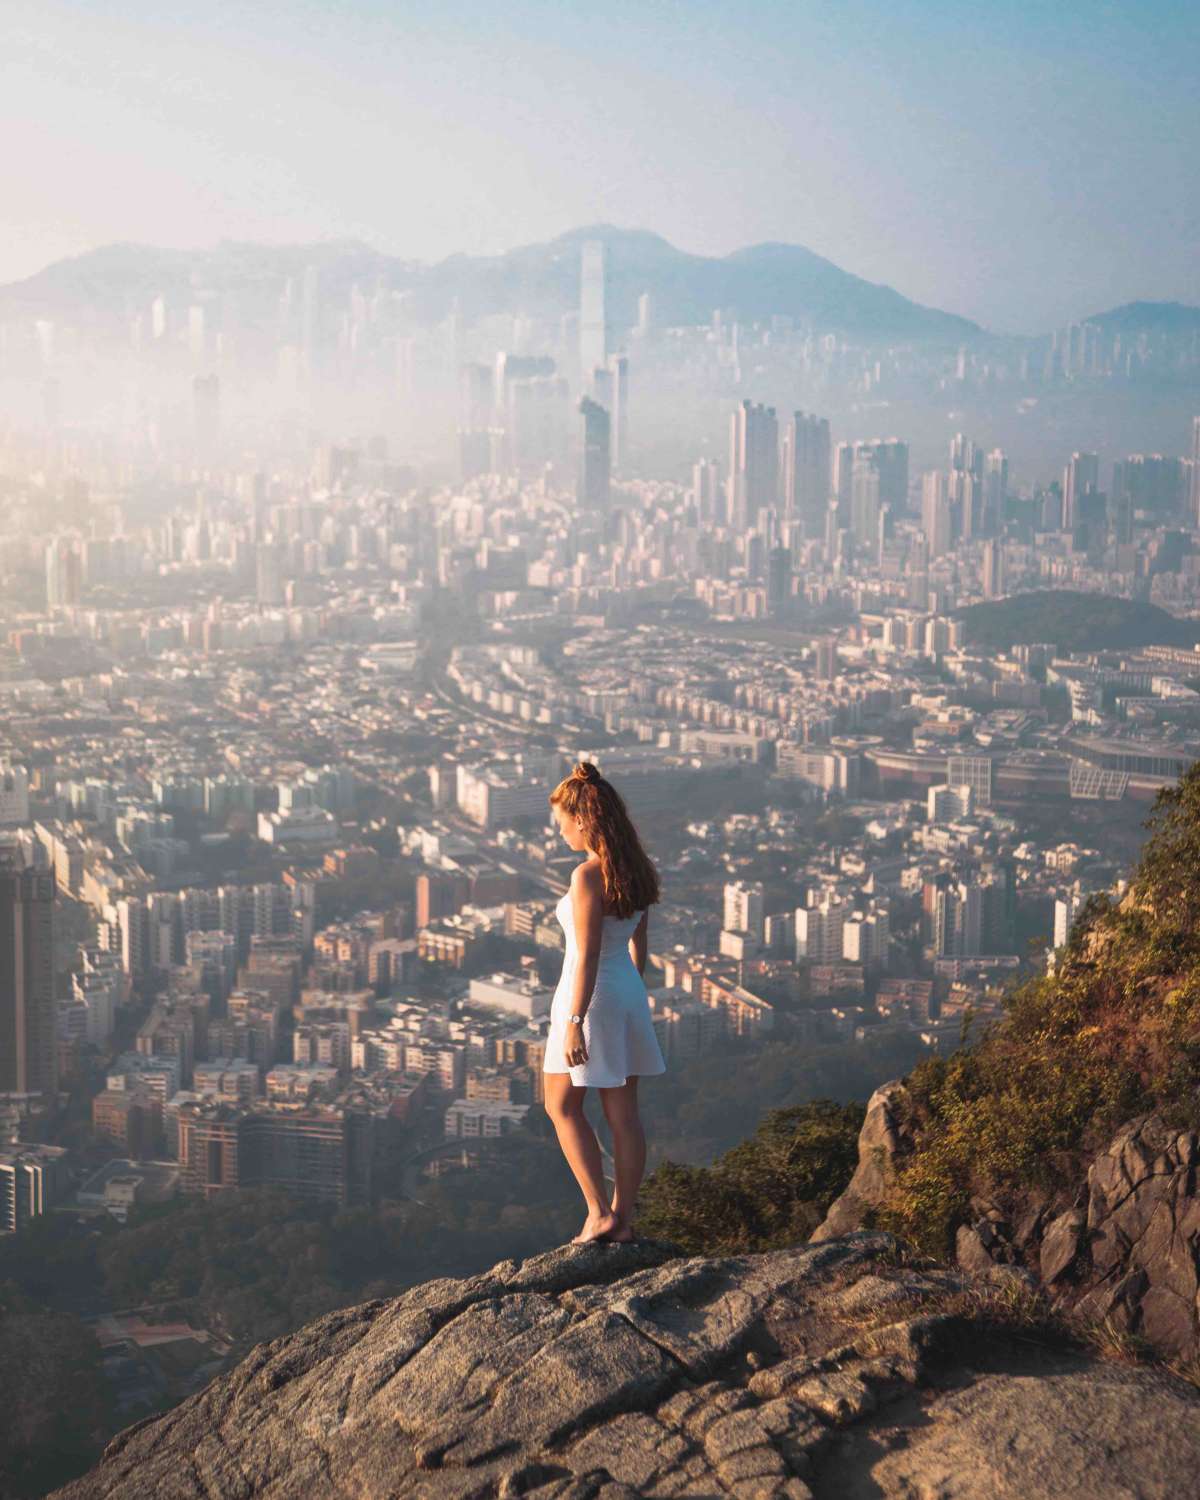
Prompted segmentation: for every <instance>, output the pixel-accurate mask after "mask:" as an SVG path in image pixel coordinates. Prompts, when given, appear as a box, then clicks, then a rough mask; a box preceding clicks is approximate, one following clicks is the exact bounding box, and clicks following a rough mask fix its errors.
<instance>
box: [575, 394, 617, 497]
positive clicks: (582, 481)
mask: <svg viewBox="0 0 1200 1500" xmlns="http://www.w3.org/2000/svg"><path fill="white" fill-rule="evenodd" d="M579 414H580V416H582V418H583V452H582V454H581V456H580V463H579V486H578V488H577V490H576V499H577V500H578V501H579V504H580V505H581V506H582V507H584V508H586V509H587V510H607V509H608V492H609V481H610V479H611V477H612V430H611V423H610V422H609V418H608V413H607V412H606V411H605V410H604V408H603V407H602V406H601V405H600V404H599V403H598V402H596V401H593V400H591V399H590V397H588V396H585V397H584V398H583V400H582V401H581V402H580V403H579Z"/></svg>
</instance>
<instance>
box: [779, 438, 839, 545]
mask: <svg viewBox="0 0 1200 1500" xmlns="http://www.w3.org/2000/svg"><path fill="white" fill-rule="evenodd" d="M829 465H830V446H829V422H828V420H827V419H826V418H825V417H815V416H809V417H806V416H805V415H804V413H803V412H802V411H797V412H793V413H792V416H791V418H790V420H789V421H788V425H787V429H786V431H785V433H784V439H783V512H784V515H785V516H786V517H787V518H788V519H790V520H795V521H800V522H801V523H802V524H803V526H804V534H805V536H810V537H811V536H817V535H818V534H819V532H820V530H821V527H822V525H823V524H824V520H825V506H826V504H827V503H828V501H829V479H830V472H829Z"/></svg>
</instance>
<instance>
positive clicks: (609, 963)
mask: <svg viewBox="0 0 1200 1500" xmlns="http://www.w3.org/2000/svg"><path fill="white" fill-rule="evenodd" d="M550 806H551V808H552V809H553V811H554V816H555V819H556V820H557V822H558V827H559V831H560V832H561V834H562V836H563V838H564V839H565V840H566V841H567V844H568V845H569V846H570V848H572V849H576V850H579V851H580V852H583V853H586V855H587V858H586V859H584V860H583V861H582V862H581V863H580V864H578V865H576V867H575V870H574V873H573V874H572V876H571V888H570V890H569V891H568V892H567V894H566V895H565V896H563V897H562V898H561V900H560V901H559V903H558V906H557V908H556V911H557V915H558V920H559V921H560V922H561V923H562V926H563V932H564V933H565V935H566V955H565V957H564V958H563V971H562V978H561V979H560V980H559V982H558V988H557V990H555V992H554V1001H553V1003H552V1005H551V1007H550V1035H549V1037H548V1038H547V1041H546V1060H545V1063H544V1065H543V1071H544V1072H545V1075H546V1078H545V1084H546V1112H547V1114H549V1116H550V1118H551V1120H552V1121H553V1122H554V1129H555V1131H556V1132H557V1134H558V1144H559V1145H560V1146H561V1147H562V1150H563V1155H564V1156H565V1157H566V1158H567V1163H568V1165H569V1166H570V1168H571V1171H572V1172H574V1174H575V1180H576V1182H578V1183H579V1186H580V1189H581V1190H582V1192H583V1196H584V1200H585V1202H586V1203H587V1218H586V1219H585V1220H584V1224H583V1228H582V1230H580V1232H579V1234H577V1235H576V1236H575V1239H574V1240H573V1241H572V1243H573V1244H576V1245H582V1244H586V1243H587V1242H588V1241H589V1240H605V1241H607V1242H609V1243H615V1244H623V1243H626V1242H628V1241H629V1240H632V1239H633V1211H634V1205H635V1203H636V1202H637V1192H638V1187H639V1186H640V1185H641V1181H642V1173H643V1172H644V1171H645V1168H646V1137H645V1135H644V1133H643V1131H642V1122H641V1120H640V1119H639V1117H638V1103H637V1085H638V1078H639V1077H642V1076H644V1075H645V1074H648V1073H663V1072H665V1071H666V1064H665V1063H664V1062H663V1056H662V1052H661V1051H660V1050H659V1046H658V1038H657V1037H656V1036H655V1035H654V1026H653V1024H652V1022H651V1020H650V1005H649V1002H648V1001H647V999H646V986H645V985H644V984H643V982H642V975H643V974H644V973H645V970H646V916H647V912H648V909H649V907H651V906H652V905H653V904H654V902H656V901H657V900H658V896H659V889H658V875H657V874H656V872H655V869H654V866H653V865H652V864H651V863H650V860H649V858H648V857H647V855H646V851H645V850H644V849H643V848H642V845H641V841H640V840H639V838H638V836H637V829H636V828H634V826H633V824H632V823H631V822H630V820H629V814H628V813H627V812H626V811H625V804H624V803H623V802H622V801H621V798H620V797H619V796H618V795H617V792H616V789H615V788H614V787H613V786H612V784H611V783H610V782H607V781H605V779H604V777H603V776H601V775H600V773H599V771H597V769H596V767H595V766H593V765H589V764H587V763H586V762H584V763H581V764H579V765H577V766H576V767H575V769H574V770H573V771H572V772H571V774H570V775H569V776H568V777H567V778H566V780H565V781H561V782H559V784H558V786H556V787H555V788H554V790H553V792H551V794H550ZM589 1088H596V1089H599V1090H600V1103H601V1104H602V1106H603V1108H604V1117H605V1119H606V1120H607V1121H608V1127H609V1130H610V1131H611V1132H612V1143H613V1179H614V1191H613V1195H612V1198H611V1199H610V1198H609V1196H608V1190H607V1187H606V1184H605V1181H604V1168H603V1166H602V1164H601V1161H600V1143H599V1142H598V1141H597V1139H596V1132H595V1131H594V1130H593V1129H592V1127H591V1125H590V1124H589V1123H588V1120H587V1117H586V1116H585V1115H584V1112H583V1101H584V1099H585V1097H586V1095H587V1091H588V1089H589Z"/></svg>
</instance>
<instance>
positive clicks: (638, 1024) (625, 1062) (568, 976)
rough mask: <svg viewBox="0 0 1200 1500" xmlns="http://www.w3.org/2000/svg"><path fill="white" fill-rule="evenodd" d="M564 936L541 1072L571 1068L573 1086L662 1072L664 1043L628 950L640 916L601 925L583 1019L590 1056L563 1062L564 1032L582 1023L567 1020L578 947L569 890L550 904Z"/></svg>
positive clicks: (616, 1084) (612, 1084) (602, 1085)
mask: <svg viewBox="0 0 1200 1500" xmlns="http://www.w3.org/2000/svg"><path fill="white" fill-rule="evenodd" d="M554 911H555V915H556V916H557V917H558V920H559V921H560V922H561V923H562V930H563V934H564V936H565V937H566V953H565V955H564V957H563V967H562V978H561V979H560V980H559V981H558V988H557V989H556V990H555V991H554V999H553V1000H552V1001H551V1004H550V1034H549V1036H548V1037H547V1040H546V1060H545V1063H544V1064H543V1067H542V1071H543V1072H544V1073H570V1075H571V1082H572V1083H573V1084H575V1085H576V1087H577V1088H597V1089H619V1088H620V1087H621V1086H622V1085H623V1084H625V1083H626V1082H627V1081H628V1080H629V1079H630V1078H631V1077H634V1076H635V1075H636V1076H639V1077H641V1076H645V1075H647V1074H650V1073H665V1072H666V1071H667V1065H666V1063H665V1062H664V1061H663V1055H662V1049H661V1048H660V1047H659V1045H658V1038H657V1037H656V1036H655V1034H654V1022H653V1021H652V1020H651V1017H650V1002H649V1000H648V999H647V998H646V986H645V984H643V982H642V976H641V975H640V974H639V973H638V971H637V965H636V964H635V963H634V961H633V958H632V957H631V955H630V952H629V939H630V938H631V937H632V936H633V934H634V930H635V929H636V927H637V924H638V923H639V922H640V921H641V918H642V914H641V912H637V913H635V914H634V915H633V916H632V917H605V918H604V922H603V924H602V926H601V929H600V964H599V967H598V968H597V970H596V987H595V989H594V990H593V991H592V1002H591V1004H590V1005H589V1006H588V1008H587V1015H586V1016H585V1017H584V1020H583V1040H584V1045H585V1046H586V1047H587V1051H588V1060H587V1062H585V1063H583V1064H581V1065H580V1066H579V1067H575V1068H568V1067H567V1063H566V1043H567V1033H568V1032H571V1031H578V1030H579V1029H580V1028H579V1027H577V1026H572V1025H571V1024H570V1019H569V1018H570V1015H571V1000H572V995H571V991H572V988H573V985H574V979H575V965H576V964H577V963H578V962H579V949H578V948H577V947H576V944H575V923H574V920H573V916H572V911H571V895H570V892H569V891H568V892H567V894H566V895H565V896H563V897H562V898H561V899H560V900H559V903H558V905H557V906H556V907H555V908H554Z"/></svg>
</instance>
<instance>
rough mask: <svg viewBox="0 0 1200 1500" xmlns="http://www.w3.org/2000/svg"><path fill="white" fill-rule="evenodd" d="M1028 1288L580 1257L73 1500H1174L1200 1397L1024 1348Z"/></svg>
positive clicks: (263, 1388) (404, 1304)
mask: <svg viewBox="0 0 1200 1500" xmlns="http://www.w3.org/2000/svg"><path fill="white" fill-rule="evenodd" d="M1021 1295H1022V1289H1021V1286H1020V1283H1019V1279H1018V1278H1017V1277H1015V1276H1014V1275H1013V1274H1012V1273H1006V1272H1003V1271H997V1272H993V1273H992V1275H991V1278H990V1280H973V1279H971V1278H969V1277H968V1276H966V1275H965V1274H961V1273H957V1272H954V1273H952V1272H946V1271H930V1270H920V1269H914V1268H912V1267H911V1266H908V1265H906V1264H905V1261H904V1257H903V1255H902V1254H901V1252H900V1248H899V1246H898V1244H897V1242H896V1241H895V1240H893V1239H892V1238H891V1237H890V1236H888V1235H884V1234H875V1233H857V1234H850V1235H846V1236H843V1237H840V1238H833V1239H828V1240H826V1241H825V1242H823V1243H820V1244H815V1245H808V1246H803V1247H800V1248H797V1249H791V1250H781V1251H776V1252H774V1253H771V1254H766V1255H756V1256H739V1257H729V1258H723V1259H706V1258H684V1257H682V1256H680V1255H679V1254H678V1253H677V1252H676V1251H674V1250H673V1249H672V1247H670V1246H666V1245H662V1244H657V1243H653V1242H643V1243H638V1244H634V1245H628V1246H601V1245H592V1246H581V1247H570V1246H568V1247H565V1248H563V1249H560V1250H554V1251H551V1252H549V1253H547V1254H545V1255H541V1256H538V1257H536V1258H534V1259H532V1260H528V1261H525V1262H523V1263H521V1264H517V1263H515V1262H511V1261H506V1262H502V1263H501V1264H500V1265H497V1266H495V1267H494V1268H493V1269H492V1270H491V1271H489V1272H488V1273H486V1274H485V1275H482V1276H478V1277H474V1278H471V1279H469V1280H463V1281H448V1280H443V1281H432V1282H428V1283H426V1284H425V1285H423V1286H419V1287H416V1288H414V1289H413V1290H412V1291H410V1292H407V1293H405V1294H404V1295H403V1296H401V1297H397V1298H395V1299H392V1300H388V1301H379V1302H370V1303H366V1304H364V1305H363V1306H360V1307H354V1308H348V1309H346V1310H344V1311H342V1312H338V1313H333V1314H330V1315H329V1316H327V1317H325V1318H322V1319H320V1320H319V1321H318V1322H316V1323H313V1324H311V1325H310V1326H309V1327H307V1328H304V1329H302V1330H300V1331H299V1332H297V1333H294V1334H292V1335H290V1336H288V1337H286V1338H283V1339H278V1340H276V1341H275V1342H273V1343H270V1344H264V1345H262V1346H261V1347H259V1348H257V1349H255V1350H254V1351H252V1353H251V1354H250V1355H248V1356H247V1358H246V1359H245V1360H244V1361H243V1362H242V1363H241V1364H240V1365H239V1366H238V1367H237V1368H236V1369H235V1370H233V1371H232V1372H231V1373H230V1374H228V1375H226V1376H223V1377H221V1378H219V1379H218V1380H216V1381H214V1382H213V1384H212V1385H210V1386H209V1387H208V1389H207V1390H205V1391H203V1392H202V1393H200V1394H199V1395H197V1396H195V1397H192V1398H191V1399H190V1400H188V1401H185V1402H184V1403H183V1404H182V1405H181V1406H179V1407H177V1408H176V1409H175V1410H174V1411H171V1412H169V1413H167V1414H166V1415H165V1416H162V1417H159V1418H157V1419H152V1420H150V1421H147V1422H145V1423H143V1424H141V1425H140V1426H138V1427H134V1428H131V1429H130V1430H129V1431H127V1432H125V1433H122V1434H121V1435H120V1436H119V1437H118V1438H116V1439H115V1440H114V1441H113V1443H112V1444H111V1445H110V1446H109V1448H108V1450H107V1451H106V1453H105V1454H104V1457H103V1459H102V1461H101V1463H100V1464H99V1466H98V1467H97V1468H96V1469H95V1470H93V1471H92V1473H90V1474H88V1475H86V1476H84V1477H83V1478H82V1479H80V1480H77V1481H76V1482H75V1483H74V1484H72V1485H70V1486H68V1487H67V1488H66V1489H64V1490H62V1491H60V1492H59V1494H60V1496H62V1497H69V1500H145V1497H147V1496H154V1497H156V1500H200V1497H205V1500H235V1497H236V1500H244V1497H250V1496H266V1497H279V1500H283V1497H304V1500H318V1497H326V1496H331V1497H332V1496H338V1497H351V1496H353V1497H356V1500H375V1497H380V1500H382V1497H406V1496H420V1497H429V1500H477V1497H478V1500H482V1497H493V1496H495V1497H500V1496H516V1495H526V1496H535V1497H538V1500H592V1497H596V1500H630V1497H634V1496H652V1497H654V1496H662V1497H668V1496H671V1497H675V1496H679V1497H683V1496H693V1497H701V1496H706V1497H722V1496H735V1497H737V1500H760V1497H761V1500H767V1497H772V1500H774V1497H788V1500H806V1497H816V1500H835V1497H836V1500H879V1497H897V1500H900V1497H904V1500H923V1497H928V1500H933V1497H937V1500H997V1497H1002V1496H1008V1495H1013V1496H1016V1495H1019V1496H1021V1497H1022V1500H1042V1497H1045V1500H1050V1497H1053V1500H1076V1497H1077V1500H1084V1497H1087V1500H1104V1497H1108V1496H1111V1497H1117V1496H1120V1497H1122V1500H1159V1497H1161V1500H1167V1497H1172V1500H1177V1497H1181V1496H1184V1495H1190V1494H1195V1493H1196V1492H1197V1491H1196V1477H1195V1476H1196V1475H1197V1473H1200V1397H1198V1396H1197V1393H1196V1392H1195V1391H1194V1390H1193V1389H1192V1388H1191V1387H1190V1386H1188V1385H1185V1384H1183V1383H1182V1382H1177V1381H1174V1380H1171V1379H1169V1378H1167V1377H1165V1376H1163V1375H1161V1374H1155V1373H1153V1372H1151V1371H1148V1370H1145V1369H1139V1368H1134V1367H1128V1368H1127V1367H1122V1366H1117V1365H1111V1364H1104V1363H1100V1362H1098V1361H1096V1360H1094V1359H1091V1358H1089V1357H1086V1356H1085V1355H1083V1354H1081V1353H1080V1352H1079V1351H1078V1350H1072V1349H1071V1348H1069V1347H1067V1346H1065V1345H1061V1344H1058V1345H1056V1344H1055V1343H1054V1342H1053V1341H1046V1340H1043V1339H1040V1338H1036V1337H1029V1336H1028V1333H1027V1332H1022V1331H1021V1330H1020V1329H1019V1326H1018V1325H1017V1324H1016V1323H1014V1324H1013V1325H1012V1327H1011V1328H1010V1330H1009V1331H1008V1332H1007V1333H1006V1331H1005V1327H1004V1309H1005V1308H1010V1309H1011V1308H1012V1307H1013V1306H1014V1305H1015V1302H1014V1299H1019V1298H1020V1296H1021Z"/></svg>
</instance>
